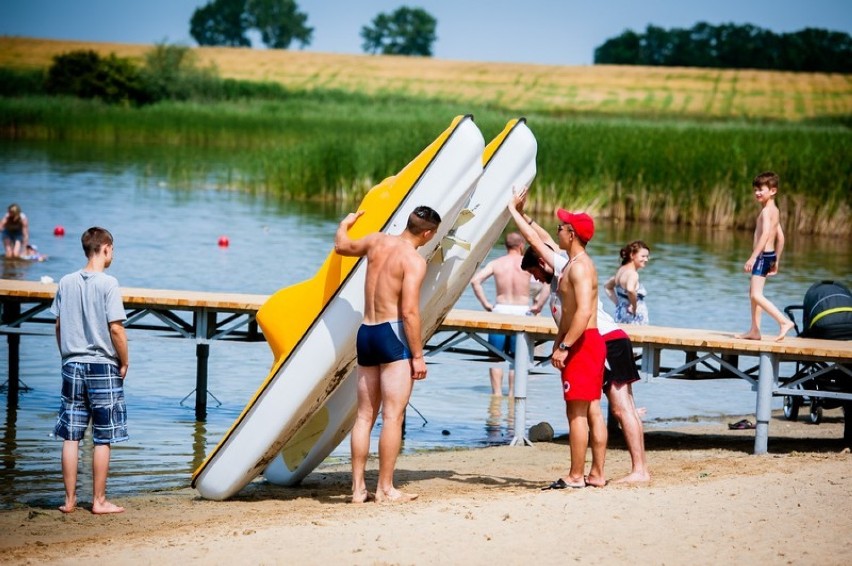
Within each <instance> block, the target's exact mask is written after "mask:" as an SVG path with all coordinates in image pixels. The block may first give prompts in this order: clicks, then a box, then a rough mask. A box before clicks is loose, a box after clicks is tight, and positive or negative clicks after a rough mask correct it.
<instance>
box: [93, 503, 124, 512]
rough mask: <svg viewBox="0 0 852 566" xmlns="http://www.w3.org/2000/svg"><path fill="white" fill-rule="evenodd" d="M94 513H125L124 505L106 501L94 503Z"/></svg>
mask: <svg viewBox="0 0 852 566" xmlns="http://www.w3.org/2000/svg"><path fill="white" fill-rule="evenodd" d="M92 513H94V514H95V515H106V514H108V513H124V507H119V506H118V505H116V504H115V503H111V502H109V501H104V502H103V503H92Z"/></svg>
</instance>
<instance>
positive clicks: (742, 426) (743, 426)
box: [728, 419, 754, 430]
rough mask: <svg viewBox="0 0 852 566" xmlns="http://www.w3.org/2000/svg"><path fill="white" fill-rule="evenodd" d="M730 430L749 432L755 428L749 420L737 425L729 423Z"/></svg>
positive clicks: (736, 423) (739, 422)
mask: <svg viewBox="0 0 852 566" xmlns="http://www.w3.org/2000/svg"><path fill="white" fill-rule="evenodd" d="M728 428H729V429H731V430H749V429H753V428H754V423H753V422H751V421H750V420H748V419H743V420H741V421H737V422H735V423H728Z"/></svg>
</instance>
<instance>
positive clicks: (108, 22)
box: [0, 0, 852, 65]
mask: <svg viewBox="0 0 852 566" xmlns="http://www.w3.org/2000/svg"><path fill="white" fill-rule="evenodd" d="M205 4H207V0H0V35H20V36H28V37H41V38H55V39H77V40H89V41H109V42H119V43H156V42H162V41H168V42H169V43H181V44H184V45H195V42H194V41H193V40H192V38H191V37H190V35H189V20H190V17H191V16H192V13H193V12H194V11H195V9H196V8H198V7H200V6H203V5H205ZM297 4H298V6H299V9H300V10H301V11H302V12H305V13H306V14H307V15H308V25H309V26H311V27H313V28H314V35H313V41H312V42H311V45H310V46H309V47H307V48H306V50H307V51H323V52H332V53H362V52H363V51H362V49H361V36H360V30H361V28H362V27H363V26H365V25H369V24H370V22H371V21H372V19H373V18H374V17H375V16H376V15H377V14H379V13H380V12H386V13H390V12H393V11H394V10H395V9H396V8H398V7H400V6H403V5H407V6H410V7H420V8H423V9H425V10H426V11H427V12H429V13H430V14H432V16H434V17H435V19H436V20H437V21H438V27H437V35H438V39H437V41H436V42H435V44H434V46H433V55H434V56H435V57H436V58H441V59H454V60H466V61H504V62H515V63H543V64H554V65H588V64H591V63H592V58H593V53H594V49H595V47H597V46H599V45H600V44H602V43H603V42H604V41H606V40H607V39H609V38H611V37H614V36H617V35H619V34H620V33H621V32H623V31H624V30H625V29H632V30H634V31H637V32H642V31H644V30H645V28H646V26H647V25H648V24H653V25H656V26H661V27H664V28H672V27H682V28H689V27H692V26H693V25H694V24H696V23H697V22H699V21H704V22H708V23H710V24H722V23H735V24H746V23H749V24H753V25H756V26H758V27H761V28H765V29H769V30H772V31H774V32H776V33H780V32H790V31H798V30H800V29H803V28H806V27H817V28H824V29H829V30H832V31H842V32H846V33H850V34H852V0H586V1H580V0H420V1H416V0H412V1H408V0H297ZM256 45H257V46H260V45H261V44H260V43H259V42H256ZM291 48H293V49H295V48H297V47H296V45H295V44H294V45H293V46H291Z"/></svg>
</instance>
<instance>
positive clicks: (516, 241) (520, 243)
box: [506, 232, 524, 250]
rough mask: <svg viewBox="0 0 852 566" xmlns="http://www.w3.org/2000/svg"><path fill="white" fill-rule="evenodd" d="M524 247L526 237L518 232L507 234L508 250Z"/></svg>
mask: <svg viewBox="0 0 852 566" xmlns="http://www.w3.org/2000/svg"><path fill="white" fill-rule="evenodd" d="M523 247H524V237H523V236H521V235H520V234H518V233H517V232H509V233H508V234H506V249H507V250H511V249H512V248H523Z"/></svg>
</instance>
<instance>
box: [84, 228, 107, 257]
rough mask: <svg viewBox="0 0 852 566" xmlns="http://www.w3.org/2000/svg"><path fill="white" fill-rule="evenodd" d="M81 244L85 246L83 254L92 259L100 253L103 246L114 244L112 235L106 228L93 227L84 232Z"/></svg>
mask: <svg viewBox="0 0 852 566" xmlns="http://www.w3.org/2000/svg"><path fill="white" fill-rule="evenodd" d="M80 242H81V243H82V244H83V252H84V253H85V254H86V257H92V256H93V255H95V254H96V253H98V252H99V251H100V249H101V247H102V246H103V245H105V244H110V245H111V244H112V234H110V233H109V230H107V229H106V228H100V227H99V226H92V227H91V228H89V229H88V230H86V231H85V232H83V236H82V237H81V238H80Z"/></svg>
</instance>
